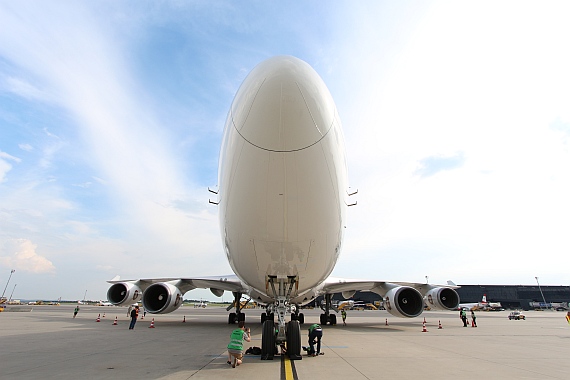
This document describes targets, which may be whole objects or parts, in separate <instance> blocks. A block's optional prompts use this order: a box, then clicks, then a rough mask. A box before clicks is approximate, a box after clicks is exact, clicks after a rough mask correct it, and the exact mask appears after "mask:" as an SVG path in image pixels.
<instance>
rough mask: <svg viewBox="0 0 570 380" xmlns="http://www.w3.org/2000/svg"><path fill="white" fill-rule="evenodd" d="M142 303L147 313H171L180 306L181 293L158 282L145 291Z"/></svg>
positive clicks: (173, 287)
mask: <svg viewBox="0 0 570 380" xmlns="http://www.w3.org/2000/svg"><path fill="white" fill-rule="evenodd" d="M142 303H143V306H144V308H145V310H146V311H148V312H149V313H152V314H165V313H171V312H173V311H174V310H176V309H178V308H179V307H180V306H182V292H181V291H180V289H178V288H177V287H176V286H174V285H172V284H168V283H165V282H158V283H156V284H152V285H150V286H149V287H148V288H146V289H145V291H144V294H143V297H142Z"/></svg>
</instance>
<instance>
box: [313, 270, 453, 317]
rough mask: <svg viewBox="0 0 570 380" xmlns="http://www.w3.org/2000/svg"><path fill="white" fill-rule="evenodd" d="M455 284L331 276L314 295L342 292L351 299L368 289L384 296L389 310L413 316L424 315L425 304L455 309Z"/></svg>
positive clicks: (442, 308)
mask: <svg viewBox="0 0 570 380" xmlns="http://www.w3.org/2000/svg"><path fill="white" fill-rule="evenodd" d="M456 288H458V286H456V285H433V284H425V283H410V282H386V281H367V280H351V279H345V278H337V277H329V278H327V279H326V280H325V281H324V282H323V283H322V284H321V285H320V286H319V287H318V288H317V289H315V295H317V296H318V295H326V294H332V293H342V295H343V297H344V298H345V299H346V298H350V297H352V296H353V295H354V293H356V291H358V290H359V291H369V292H373V293H376V294H379V295H380V296H382V298H384V303H385V304H386V309H387V310H388V311H390V312H391V313H392V314H395V315H398V316H403V317H412V316H417V315H419V314H421V312H422V310H423V307H424V303H425V304H427V305H428V306H429V307H431V308H433V309H436V310H437V309H439V310H455V309H456V308H457V306H458V305H459V295H458V294H457V292H456V291H455V289H456Z"/></svg>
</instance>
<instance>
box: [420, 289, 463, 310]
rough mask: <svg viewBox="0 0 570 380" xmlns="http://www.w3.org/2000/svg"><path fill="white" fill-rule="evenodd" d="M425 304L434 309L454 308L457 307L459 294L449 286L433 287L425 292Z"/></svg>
mask: <svg viewBox="0 0 570 380" xmlns="http://www.w3.org/2000/svg"><path fill="white" fill-rule="evenodd" d="M424 299H425V302H426V305H428V306H429V307H430V308H431V309H434V310H456V309H457V308H458V307H459V294H457V292H456V291H455V290H454V289H451V288H434V289H432V290H430V291H429V292H427V293H426V296H425V298H424Z"/></svg>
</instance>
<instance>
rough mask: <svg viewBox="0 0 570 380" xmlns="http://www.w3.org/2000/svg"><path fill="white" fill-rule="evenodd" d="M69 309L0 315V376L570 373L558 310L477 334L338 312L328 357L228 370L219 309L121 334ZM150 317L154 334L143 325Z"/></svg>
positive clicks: (501, 319) (429, 321)
mask: <svg viewBox="0 0 570 380" xmlns="http://www.w3.org/2000/svg"><path fill="white" fill-rule="evenodd" d="M8 307H9V308H12V310H14V309H16V307H13V306H8ZM74 307H75V305H62V306H34V307H33V310H32V311H31V312H30V311H27V312H26V311H22V312H9V311H6V312H2V313H0V343H1V344H0V379H40V378H41V379H48V380H49V379H74V380H75V379H190V378H192V379H220V378H232V379H254V378H263V379H325V378H327V379H330V378H341V379H350V380H356V379H390V378H394V379H414V380H416V379H454V380H456V379H462V380H464V379H481V378H489V377H494V378H498V379H568V378H570V361H569V360H568V358H570V325H569V324H568V323H567V322H566V319H565V315H566V313H565V312H554V311H540V312H539V311H530V312H525V314H526V315H527V319H526V320H519V321H515V320H512V321H511V320H508V318H507V316H508V314H509V311H501V312H478V313H477V325H478V327H463V324H462V322H461V320H460V319H459V313H458V312H434V311H426V312H424V313H423V314H422V316H421V317H419V318H414V319H401V318H396V317H393V316H391V315H390V314H389V313H387V312H386V311H352V310H351V311H348V318H347V326H342V322H341V320H340V317H339V318H338V320H339V321H340V323H339V324H338V325H337V326H323V330H324V332H323V341H322V348H321V351H322V352H324V355H321V356H318V357H307V356H303V359H302V360H296V361H289V360H288V359H286V358H285V357H281V356H276V357H275V359H274V360H272V361H265V360H263V361H262V360H260V357H259V356H253V355H246V356H245V358H244V362H243V364H242V365H241V366H239V367H237V368H231V366H229V365H228V364H227V363H226V361H227V351H226V345H227V344H228V342H229V336H230V332H231V330H232V329H233V328H234V327H233V326H230V325H228V324H227V316H228V312H227V311H226V310H225V308H222V307H213V306H208V307H207V308H193V307H191V306H190V307H188V306H184V307H182V308H180V309H179V310H177V311H176V312H174V313H171V314H165V315H151V314H147V316H146V318H144V319H143V320H140V318H139V321H138V322H137V324H136V326H135V329H134V330H129V329H128V324H129V318H128V317H127V315H126V313H127V310H126V308H119V307H108V306H107V307H105V306H99V307H97V306H80V307H81V310H80V311H79V314H78V315H77V318H75V319H74V318H73V308H74ZM28 310H29V308H28ZM262 311H263V310H260V309H256V310H246V311H245V312H246V325H248V326H249V327H250V328H251V331H252V341H251V342H250V343H245V347H246V348H247V347H250V346H259V347H260V346H261V324H260V314H261V312H262ZM304 313H305V322H306V323H305V325H303V327H302V334H303V336H302V339H303V340H302V342H303V345H306V342H307V338H306V331H307V330H306V329H307V328H308V326H309V324H311V323H318V320H319V314H320V310H304ZM98 315H100V316H101V317H100V320H101V322H96V319H97V316H98ZM115 317H117V319H118V321H117V325H113V322H114V320H115ZM153 317H154V320H155V328H149V326H150V324H151V320H152V318H153ZM424 317H425V319H426V330H427V332H422V331H423V327H422V322H423V318H424ZM184 318H185V319H186V322H182V321H183V320H184ZM386 320H387V322H388V325H386ZM439 323H441V326H442V328H441V329H439V328H438V327H439Z"/></svg>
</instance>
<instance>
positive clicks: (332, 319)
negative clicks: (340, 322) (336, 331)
mask: <svg viewBox="0 0 570 380" xmlns="http://www.w3.org/2000/svg"><path fill="white" fill-rule="evenodd" d="M329 317H330V322H331V326H336V314H331V315H330V316H329Z"/></svg>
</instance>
